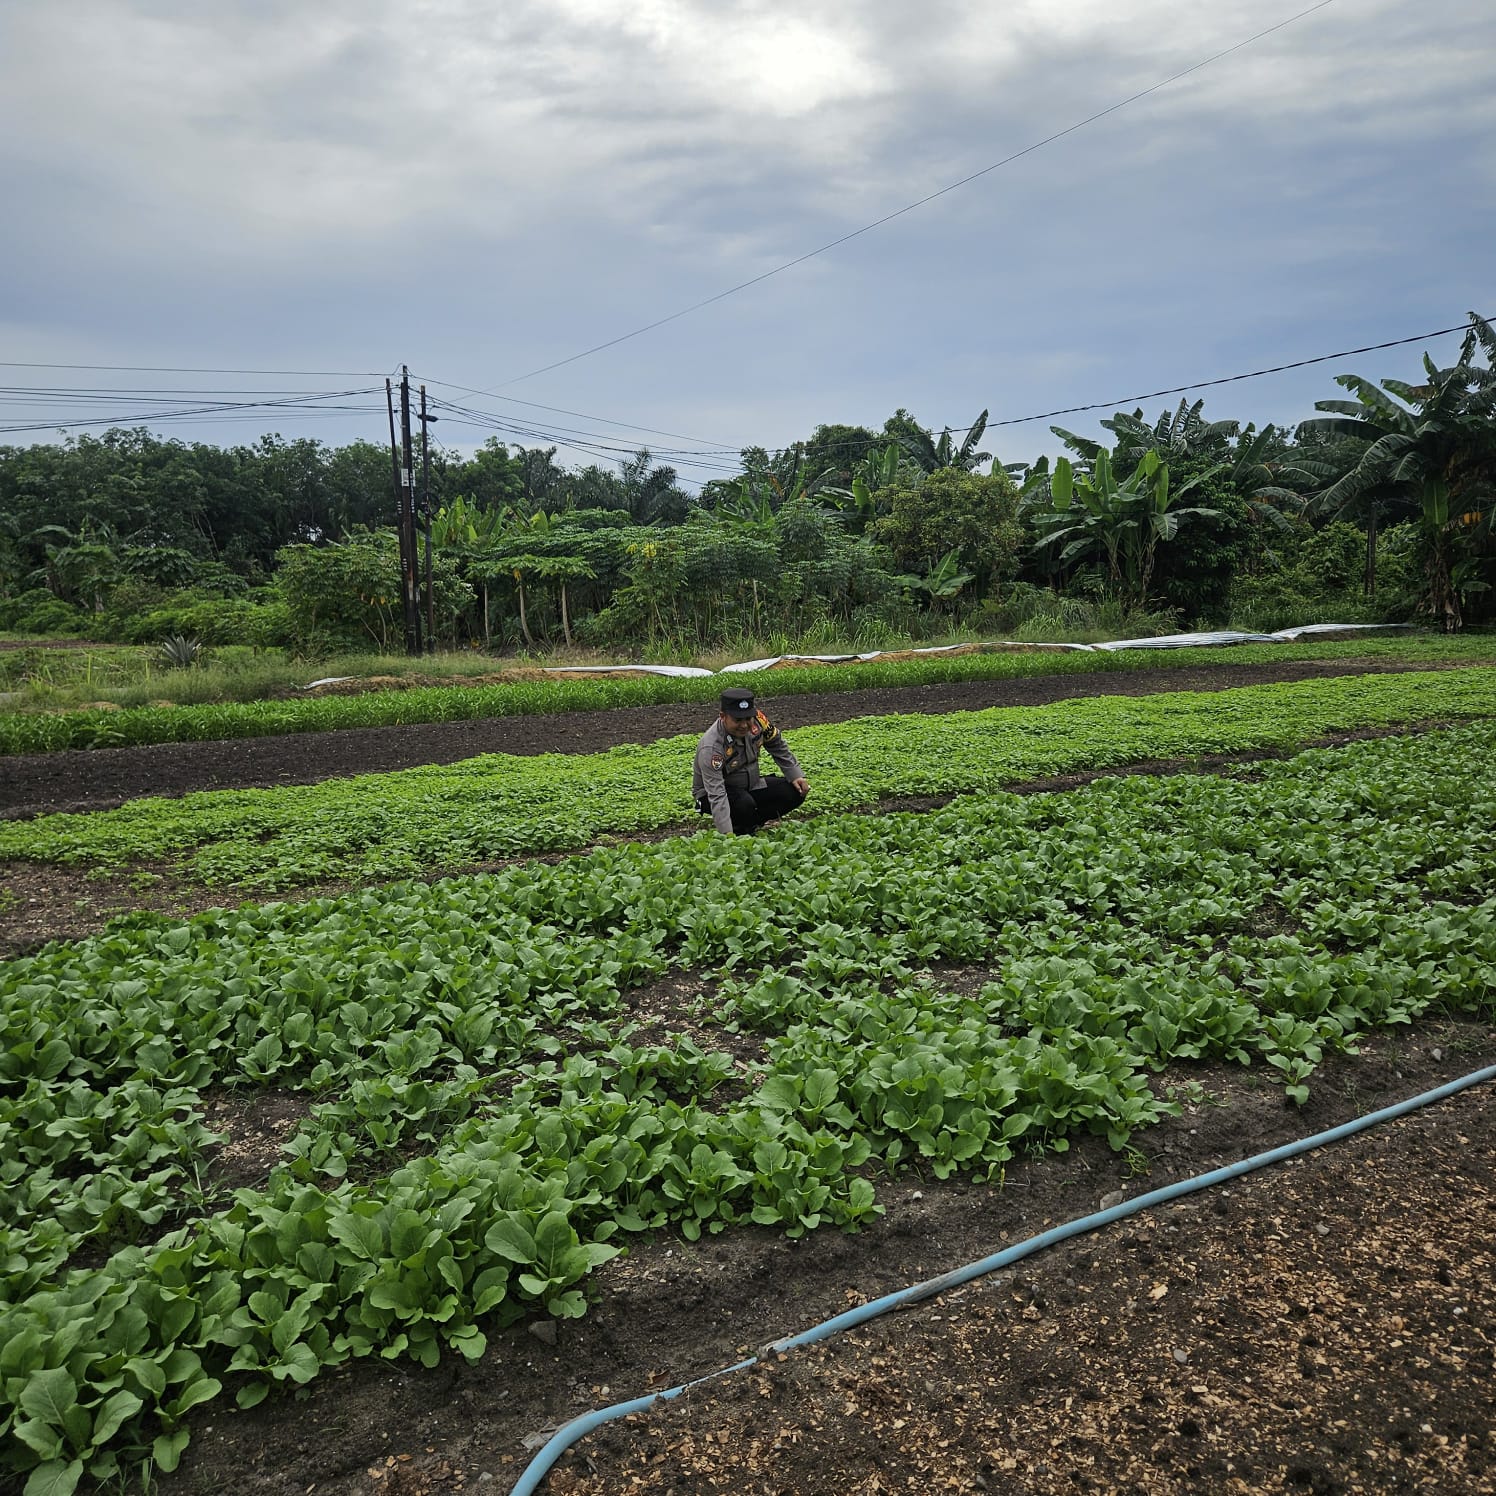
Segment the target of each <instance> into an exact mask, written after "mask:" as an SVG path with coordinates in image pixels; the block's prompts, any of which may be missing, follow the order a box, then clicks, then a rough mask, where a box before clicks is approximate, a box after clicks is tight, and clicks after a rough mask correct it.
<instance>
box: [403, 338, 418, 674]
mask: <svg viewBox="0 0 1496 1496" xmlns="http://www.w3.org/2000/svg"><path fill="white" fill-rule="evenodd" d="M400 441H401V450H402V454H403V459H404V460H403V462H402V463H401V467H400V594H401V601H402V602H403V604H404V608H405V652H406V654H413V655H418V654H420V652H421V594H420V581H419V574H418V572H417V567H416V491H415V482H414V479H415V464H414V462H413V460H412V454H411V449H410V370H409V369H407V368H406V367H405V365H404V364H401V366H400Z"/></svg>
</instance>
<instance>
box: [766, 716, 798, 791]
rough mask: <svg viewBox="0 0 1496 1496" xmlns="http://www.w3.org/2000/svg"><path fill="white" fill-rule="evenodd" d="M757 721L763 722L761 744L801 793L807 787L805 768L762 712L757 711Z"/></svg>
mask: <svg viewBox="0 0 1496 1496" xmlns="http://www.w3.org/2000/svg"><path fill="white" fill-rule="evenodd" d="M759 721H760V722H761V723H762V724H763V729H764V736H763V745H764V747H765V748H767V749H768V750H769V756H770V757H771V758H772V759H773V760H774V762H775V763H776V764H778V765H779V772H780V773H781V774H783V775H784V777H785V778H786V779H788V780H789V782H790V783H791V784H792V785H794V786H795V788H796V789H798V790H799V791H800V793H801V794H802V795H803V794H804V793H805V791H806V789H807V788H808V786H807V785H806V782H805V770H804V769H802V768H801V767H800V761H799V760H798V759H797V758H796V757H795V755H794V754H793V753H791V752H790V745H789V744H788V743H786V742H785V740H784V734H783V733H782V732H780V730H779V729H778V728H777V727H775V726H774V724H773V723H772V722H770V721H769V719H768V718H767V717H765V716H764V715H763V713H759Z"/></svg>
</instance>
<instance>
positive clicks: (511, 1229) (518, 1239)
mask: <svg viewBox="0 0 1496 1496" xmlns="http://www.w3.org/2000/svg"><path fill="white" fill-rule="evenodd" d="M483 1245H484V1246H485V1247H487V1248H488V1250H489V1251H490V1252H492V1253H493V1254H494V1255H495V1256H496V1257H503V1258H505V1259H507V1260H508V1261H509V1262H517V1263H521V1264H528V1263H531V1262H534V1261H535V1238H534V1237H533V1236H531V1234H530V1231H529V1228H528V1227H526V1226H525V1225H523V1224H522V1223H521V1222H520V1221H519V1220H517V1219H516V1218H515V1217H514V1216H512V1215H507V1216H505V1217H503V1218H502V1219H501V1220H497V1221H495V1222H494V1223H493V1225H492V1226H490V1227H489V1228H488V1232H487V1234H486V1235H485V1236H484V1238H483Z"/></svg>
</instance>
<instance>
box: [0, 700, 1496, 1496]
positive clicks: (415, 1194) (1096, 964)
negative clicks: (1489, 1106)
mask: <svg viewBox="0 0 1496 1496" xmlns="http://www.w3.org/2000/svg"><path fill="white" fill-rule="evenodd" d="M1493 750H1496V724H1492V723H1489V722H1474V723H1467V724H1465V725H1463V726H1459V727H1454V728H1451V729H1447V730H1444V731H1438V732H1429V733H1426V734H1423V735H1421V736H1418V737H1412V738H1389V739H1383V740H1377V741H1369V742H1362V743H1357V744H1354V745H1352V746H1350V747H1347V748H1342V749H1334V750H1316V751H1312V752H1309V753H1305V754H1301V755H1300V756H1299V757H1297V758H1295V759H1292V760H1289V761H1284V762H1279V761H1275V762H1269V763H1266V764H1263V765H1261V766H1259V767H1257V768H1256V769H1254V770H1253V771H1252V772H1251V773H1250V774H1242V775H1239V776H1235V777H1220V778H1218V777H1211V776H1179V777H1173V778H1165V779H1152V778H1145V777H1130V778H1120V779H1111V780H1102V781H1098V782H1097V783H1095V784H1093V785H1091V786H1089V787H1087V788H1085V789H1083V790H1079V791H1075V792H1071V793H1068V794H1058V793H1056V794H1046V795H1034V796H1013V795H1005V794H988V795H974V796H969V797H964V798H961V799H958V800H956V801H954V802H953V803H952V804H951V805H949V806H948V807H946V808H945V809H943V810H941V811H938V812H935V813H931V814H928V815H915V814H900V815H887V816H881V817H868V816H857V815H846V816H826V817H822V818H819V819H815V820H806V821H801V822H798V823H792V824H789V825H786V826H785V827H784V828H782V831H781V832H780V833H779V834H777V835H775V836H773V837H767V838H758V839H755V840H752V841H749V842H746V843H745V842H732V841H729V840H727V839H725V838H721V837H717V836H715V835H712V834H703V835H700V836H695V837H689V838H675V839H671V840H668V841H665V842H661V843H656V844H651V845H641V844H630V845H624V846H619V847H614V848H606V849H600V850H597V851H594V852H593V853H591V854H590V855H588V856H586V857H581V858H576V859H570V860H568V861H565V862H562V863H559V864H555V865H550V866H545V865H534V864H531V865H523V866H515V867H512V868H509V869H506V870H504V871H503V872H501V873H499V874H496V875H492V876H486V877H468V878H456V879H451V880H448V881H445V882H442V883H438V884H435V885H425V884H411V885H403V886H397V887H393V888H388V889H385V890H381V891H377V892H375V891H370V892H365V893H361V894H351V895H347V896H344V897H341V898H337V899H320V900H308V901H305V902H302V903H277V904H268V905H263V906H258V907H256V906H249V905H246V906H243V907H241V908H239V909H235V910H219V911H212V912H210V913H208V914H205V915H203V916H200V917H198V918H196V919H194V920H192V921H191V922H189V923H185V924H180V923H172V922H170V921H167V920H164V919H162V918H159V917H155V916H134V917H131V918H129V919H127V920H124V921H121V922H119V923H117V924H116V925H114V926H112V927H110V928H109V929H108V930H106V931H105V932H104V933H102V934H101V935H99V936H97V937H94V938H91V939H88V940H85V941H80V942H77V943H76V944H58V945H54V946H50V947H48V948H46V949H45V950H43V951H41V952H40V953H38V954H37V955H36V956H34V957H30V958H26V959H23V960H17V961H13V962H9V963H6V964H5V965H4V966H3V967H0V1159H3V1160H4V1162H3V1164H0V1182H3V1184H4V1192H3V1196H0V1199H3V1207H0V1208H3V1211H4V1215H3V1219H0V1439H3V1441H4V1442H3V1453H0V1459H3V1461H4V1465H5V1467H7V1468H9V1469H10V1470H11V1471H13V1472H16V1473H18V1474H24V1475H25V1477H26V1487H25V1489H26V1496H49V1493H64V1492H68V1491H70V1490H72V1489H73V1488H74V1487H75V1486H76V1485H77V1484H78V1482H79V1481H81V1480H82V1479H83V1477H84V1475H85V1474H88V1475H90V1476H92V1477H94V1478H98V1479H104V1478H110V1477H112V1476H114V1475H115V1474H116V1473H118V1472H120V1471H122V1470H124V1469H128V1468H133V1467H134V1465H135V1464H136V1463H137V1462H141V1461H146V1462H149V1461H154V1462H155V1463H156V1464H157V1465H158V1466H160V1467H162V1468H171V1467H172V1466H174V1465H175V1463H176V1461H177V1459H178V1458H179V1456H180V1453H181V1450H182V1448H183V1446H184V1445H185V1443H186V1441H187V1438H188V1430H189V1417H188V1415H189V1414H190V1412H191V1410H192V1409H193V1408H194V1407H196V1406H198V1405H199V1404H201V1403H204V1402H206V1401H208V1400H210V1399H212V1398H214V1397H216V1396H218V1395H219V1394H220V1393H221V1392H222V1391H223V1390H224V1389H225V1388H226V1387H228V1388H231V1389H232V1390H233V1391H234V1392H235V1394H236V1396H237V1399H238V1401H239V1402H240V1403H241V1404H243V1405H248V1404H251V1403H254V1402H257V1401H259V1400H260V1399H261V1398H263V1397H264V1396H265V1395H266V1394H267V1392H270V1391H273V1390H274V1389H276V1388H277V1387H283V1386H285V1385H287V1384H290V1385H301V1384H305V1383H307V1382H309V1381H311V1380H312V1379H313V1378H314V1377H315V1376H316V1375H317V1374H318V1372H319V1371H320V1370H321V1368H323V1367H325V1366H330V1365H337V1364H340V1363H343V1362H346V1361H348V1360H350V1359H352V1358H356V1357H361V1356H369V1355H374V1354H378V1355H381V1356H385V1357H389V1358H395V1357H400V1356H411V1357H414V1358H415V1359H417V1360H419V1361H420V1362H422V1363H423V1364H427V1365H430V1364H434V1363H435V1362H436V1361H437V1359H438V1358H439V1357H440V1356H441V1354H442V1353H443V1351H444V1350H445V1349H455V1350H457V1351H459V1352H461V1353H462V1354H464V1355H466V1356H469V1357H477V1356H479V1355H482V1354H483V1353H484V1352H485V1350H486V1347H487V1334H488V1332H489V1331H491V1330H492V1329H493V1328H494V1327H496V1326H497V1327H502V1326H504V1325H507V1324H510V1323H512V1322H514V1321H515V1320H516V1319H519V1318H521V1317H523V1316H525V1315H527V1314H531V1313H536V1312H543V1313H547V1314H550V1315H556V1316H573V1315H578V1314H581V1313H583V1312H584V1310H585V1307H586V1300H585V1295H584V1289H583V1285H584V1282H585V1279H586V1278H587V1275H588V1274H589V1272H590V1271H591V1270H592V1269H593V1268H595V1267H597V1266H599V1265H600V1264H602V1263H603V1262H605V1261H606V1260H607V1259H609V1258H610V1257H612V1256H614V1255H615V1254H616V1253H617V1252H618V1251H619V1250H620V1249H621V1248H622V1247H623V1246H625V1245H626V1243H627V1241H628V1240H629V1238H630V1236H631V1235H633V1234H636V1233H639V1232H643V1231H652V1230H659V1229H675V1230H679V1231H681V1232H682V1233H683V1234H684V1235H686V1236H687V1237H696V1236H699V1235H700V1234H702V1233H703V1232H713V1231H718V1230H722V1229H725V1228H728V1227H730V1226H733V1225H735V1224H738V1223H742V1222H749V1221H751V1222H756V1223H758V1224H761V1225H766V1226H776V1227H779V1228H781V1229H783V1230H785V1231H788V1232H791V1233H799V1232H802V1231H805V1230H810V1229H814V1228H816V1227H818V1226H820V1225H822V1224H835V1225H840V1226H843V1227H849V1228H850V1227H855V1226H857V1225H859V1224H861V1223H863V1222H865V1221H867V1220H869V1219H870V1218H872V1217H873V1216H874V1215H876V1214H877V1212H878V1209H879V1207H878V1205H877V1200H876V1180H877V1179H878V1178H879V1177H881V1176H882V1175H883V1174H885V1173H887V1172H890V1171H896V1170H900V1169H903V1168H906V1167H915V1168H918V1169H920V1170H923V1171H928V1172H930V1173H933V1174H935V1175H936V1176H939V1177H946V1176H949V1175H951V1174H953V1173H956V1172H962V1173H966V1174H970V1175H974V1176H977V1177H981V1178H987V1179H996V1178H1001V1176H1002V1172H1003V1169H1004V1166H1005V1164H1006V1163H1007V1161H1008V1160H1009V1159H1010V1158H1011V1157H1013V1155H1014V1154H1015V1153H1016V1152H1018V1151H1020V1150H1024V1149H1044V1148H1049V1149H1064V1148H1066V1147H1068V1146H1069V1144H1070V1141H1071V1139H1072V1138H1074V1137H1076V1136H1077V1135H1084V1134H1088V1133H1089V1134H1096V1135H1101V1136H1104V1137H1106V1138H1107V1139H1108V1140H1109V1141H1110V1142H1111V1144H1112V1145H1113V1146H1114V1147H1119V1148H1120V1147H1124V1146H1126V1145H1127V1144H1128V1141H1129V1139H1130V1138H1132V1137H1133V1135H1134V1134H1135V1133H1136V1131H1137V1130H1138V1129H1139V1128H1142V1127H1145V1126H1146V1125H1147V1124H1148V1123H1149V1122H1151V1121H1153V1120H1155V1119H1156V1118H1158V1117H1159V1116H1160V1115H1162V1114H1164V1113H1165V1112H1167V1111H1168V1110H1169V1109H1170V1107H1171V1102H1170V1100H1169V1093H1168V1088H1167V1087H1166V1086H1165V1085H1163V1084H1161V1083H1159V1082H1157V1081H1154V1082H1152V1083H1150V1078H1151V1077H1153V1076H1154V1075H1156V1073H1157V1072H1160V1071H1162V1070H1164V1069H1165V1067H1167V1066H1169V1065H1171V1064H1174V1063H1175V1062H1178V1061H1188V1060H1191V1059H1196V1058H1209V1059H1213V1060H1235V1061H1239V1062H1241V1063H1243V1064H1253V1063H1262V1064H1265V1065H1266V1066H1268V1067H1271V1069H1272V1070H1273V1071H1274V1072H1275V1073H1276V1074H1277V1076H1278V1077H1279V1079H1280V1080H1281V1082H1282V1084H1283V1085H1284V1087H1285V1090H1286V1092H1287V1094H1288V1095H1289V1097H1291V1098H1292V1099H1294V1100H1297V1101H1302V1100H1303V1099H1305V1097H1306V1095H1307V1083H1308V1080H1309V1077H1310V1076H1311V1075H1312V1073H1313V1071H1314V1069H1315V1067H1316V1065H1317V1064H1318V1063H1319V1061H1320V1060H1321V1059H1322V1057H1323V1055H1324V1054H1325V1053H1326V1052H1327V1051H1331V1050H1335V1049H1345V1048H1353V1047H1354V1043H1355V1039H1356V1036H1357V1035H1358V1034H1360V1033H1363V1032H1365V1031H1366V1030H1368V1029H1372V1028H1377V1027H1384V1026H1388V1025H1400V1024H1409V1023H1412V1022H1414V1021H1415V1020H1416V1019H1417V1018H1418V1017H1419V1016H1420V1015H1422V1014H1424V1013H1426V1012H1428V1011H1429V1010H1431V1009H1433V1010H1437V1011H1453V1012H1467V1013H1481V1014H1486V1015H1490V1014H1492V1013H1493V1012H1496V896H1493V875H1496V840H1493V839H1492V838H1491V836H1490V834H1489V828H1490V826H1491V825H1492V824H1493V823H1496V781H1493V779H1492V777H1491V776H1490V775H1489V774H1486V773H1484V772H1483V766H1484V765H1486V764H1488V763H1489V762H1490V760H1491V755H1492V752H1493ZM745 890H751V893H745ZM951 966H956V967H959V968H962V969H963V978H962V980H959V981H957V980H955V979H954V978H947V976H946V973H947V971H948V970H949V968H950V967H951ZM682 971H684V972H690V973H696V974H698V975H699V976H700V984H699V985H700V989H701V998H700V1001H699V1003H698V1004H697V1007H696V1010H695V1012H694V1013H693V1015H692V1022H691V1027H692V1029H693V1031H694V1032H695V1033H696V1034H697V1035H698V1037H699V1036H702V1035H704V1034H709V1033H710V1032H711V1031H712V1030H713V1029H714V1028H716V1029H721V1030H723V1031H724V1032H725V1031H728V1030H732V1031H735V1032H736V1033H737V1035H738V1036H739V1037H738V1038H737V1039H736V1040H734V1041H733V1043H734V1047H735V1048H736V1049H738V1050H739V1051H742V1050H744V1048H745V1045H746V1043H747V1042H748V1041H749V1040H756V1041H757V1043H758V1045H759V1049H758V1051H757V1054H756V1056H755V1057H752V1058H749V1059H747V1060H743V1061H738V1060H734V1059H733V1058H732V1055H731V1054H730V1053H728V1052H727V1050H726V1048H725V1046H724V1048H723V1049H721V1050H718V1049H714V1048H713V1047H711V1045H710V1042H709V1040H708V1041H705V1042H697V1041H693V1040H690V1039H686V1038H683V1037H680V1036H679V1035H667V1036H666V1037H665V1038H664V1040H663V1041H661V1040H660V1039H659V1037H658V1036H656V1037H655V1038H654V1039H652V1040H651V1039H650V1038H649V1036H648V1035H647V1034H646V1033H645V1032H642V1031H641V1030H640V1029H639V1028H638V1026H637V1025H636V1024H633V1023H632V1022H631V1021H630V1011H631V1001H632V998H633V994H634V993H636V992H637V991H638V990H639V989H640V988H641V987H644V986H646V985H647V984H649V983H650V982H652V981H653V980H655V979H656V978H657V977H659V976H661V975H662V974H664V973H667V972H675V973H680V972H682ZM973 973H975V974H973ZM973 989H976V990H973ZM225 1087H228V1088H236V1089H238V1090H241V1091H247V1092H249V1093H251V1094H252V1093H253V1092H254V1091H256V1090H258V1089H260V1088H267V1087H274V1088H276V1089H277V1090H278V1091H279V1092H281V1093H283V1094H287V1093H304V1094H305V1096H306V1098H307V1101H308V1103H309V1109H308V1115H307V1118H306V1121H305V1122H304V1123H303V1124H302V1126H301V1127H300V1129H299V1130H298V1131H297V1133H296V1134H295V1135H294V1136H293V1137H292V1138H291V1139H290V1140H289V1142H288V1143H287V1145H286V1146H285V1148H284V1150H283V1153H282V1155H281V1158H280V1161H279V1163H278V1164H277V1165H276V1167H275V1168H274V1170H273V1171H272V1172H271V1174H270V1176H269V1178H268V1179H267V1180H266V1181H265V1182H264V1183H263V1184H262V1185H261V1186H260V1187H258V1188H243V1189H239V1190H236V1191H233V1192H228V1191H227V1190H226V1189H224V1188H223V1187H222V1186H221V1185H219V1184H218V1183H217V1182H216V1181H215V1178H214V1171H213V1169H212V1167H211V1164H207V1163H206V1161H207V1159H208V1158H209V1157H210V1153H209V1152H207V1151H206V1149H205V1145H207V1144H209V1143H210V1141H211V1139H210V1136H209V1130H208V1127H207V1121H206V1116H207V1108H206V1106H205V1098H206V1097H207V1096H208V1095H212V1094H222V1088H225Z"/></svg>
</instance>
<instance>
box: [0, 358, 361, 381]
mask: <svg viewBox="0 0 1496 1496" xmlns="http://www.w3.org/2000/svg"><path fill="white" fill-rule="evenodd" d="M0 369H84V370H95V371H103V372H106V373H115V374H266V375H285V376H287V377H291V378H301V379H383V378H384V377H385V375H384V374H383V372H382V371H380V370H378V369H201V368H193V367H190V366H188V365H184V364H35V363H16V362H14V361H12V360H7V359H0Z"/></svg>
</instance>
